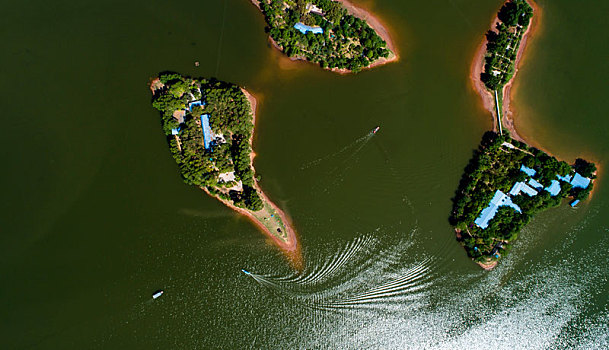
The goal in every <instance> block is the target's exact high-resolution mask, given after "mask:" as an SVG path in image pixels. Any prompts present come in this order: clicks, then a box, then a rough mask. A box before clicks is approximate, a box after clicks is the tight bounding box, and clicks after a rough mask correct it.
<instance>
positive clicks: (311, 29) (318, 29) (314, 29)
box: [294, 22, 324, 34]
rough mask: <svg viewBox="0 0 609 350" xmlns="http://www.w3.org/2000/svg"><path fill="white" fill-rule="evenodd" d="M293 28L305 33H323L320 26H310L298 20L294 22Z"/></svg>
mask: <svg viewBox="0 0 609 350" xmlns="http://www.w3.org/2000/svg"><path fill="white" fill-rule="evenodd" d="M294 28H296V29H298V30H299V31H300V32H301V33H302V34H307V33H308V32H311V33H313V34H323V32H324V30H323V28H322V27H311V26H308V25H306V24H304V23H300V22H298V23H296V24H294Z"/></svg>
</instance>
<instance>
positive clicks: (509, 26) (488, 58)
mask: <svg viewBox="0 0 609 350" xmlns="http://www.w3.org/2000/svg"><path fill="white" fill-rule="evenodd" d="M497 17H498V19H499V23H497V28H496V29H497V31H494V30H489V31H488V33H487V34H486V39H487V44H486V54H485V64H484V72H483V73H482V74H481V75H480V79H481V80H482V82H484V84H485V85H486V87H487V88H489V89H490V90H499V89H501V88H503V86H504V85H505V84H507V83H508V82H509V81H510V79H512V77H513V76H514V72H515V69H516V67H515V63H516V57H517V55H518V48H519V47H520V42H521V40H522V36H523V35H524V32H525V31H526V30H527V27H528V26H529V24H530V22H531V17H533V9H532V8H531V6H529V4H528V3H527V2H526V1H525V0H511V1H508V2H506V3H505V4H504V5H503V7H501V9H500V10H499V13H498V14H497Z"/></svg>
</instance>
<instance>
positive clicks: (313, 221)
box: [0, 0, 609, 349]
mask: <svg viewBox="0 0 609 350" xmlns="http://www.w3.org/2000/svg"><path fill="white" fill-rule="evenodd" d="M363 4H364V5H365V6H368V7H371V8H372V9H373V10H374V12H375V13H378V14H379V16H380V17H382V18H383V20H384V21H385V22H386V23H389V24H391V28H392V31H393V32H394V34H395V38H396V43H397V45H398V47H399V49H400V54H401V57H402V59H401V61H400V62H398V63H395V64H391V65H387V66H384V67H380V68H378V69H375V70H372V71H366V72H363V73H361V74H358V75H355V76H338V75H334V74H331V73H328V72H324V71H321V70H320V69H318V68H317V67H315V66H313V65H307V64H303V63H290V62H287V61H286V60H283V59H281V56H280V55H279V54H278V53H277V52H275V51H274V50H273V49H272V48H271V47H270V46H269V44H268V42H267V40H266V36H265V34H264V31H263V27H264V21H263V18H262V16H261V15H260V14H259V13H258V12H257V9H256V8H255V7H254V6H252V5H251V4H250V3H249V2H248V1H245V0H239V1H237V0H226V1H205V2H201V1H198V2H195V1H187V2H182V3H180V4H172V3H168V2H161V1H148V2H132V3H119V2H112V1H106V2H101V3H100V2H97V3H83V4H75V3H73V2H67V1H59V2H54V3H52V4H50V3H46V2H42V1H30V2H27V3H20V2H16V3H11V4H7V5H6V6H5V7H4V13H5V26H4V29H3V30H2V39H3V42H4V43H5V49H4V55H2V56H0V63H2V66H4V67H5V71H4V77H5V81H6V82H7V83H6V84H3V87H2V96H3V101H4V103H3V106H4V107H5V109H4V112H5V113H4V114H3V116H4V121H5V133H4V135H5V137H4V144H5V147H3V152H2V158H1V159H2V160H3V162H4V163H5V164H7V166H6V167H5V169H6V170H5V171H3V172H2V173H1V175H0V180H1V183H2V184H3V198H4V200H3V201H2V203H3V207H2V209H3V210H2V211H1V212H2V214H1V216H0V222H1V223H2V226H1V227H2V229H1V230H2V231H1V232H2V233H3V234H2V236H1V237H2V238H1V241H0V247H1V248H0V249H1V250H0V252H1V255H0V256H2V258H1V259H2V260H1V262H2V264H1V265H0V266H2V267H0V279H1V280H2V284H1V285H0V300H2V301H3V302H2V308H1V311H0V319H2V320H3V323H2V327H0V339H2V344H4V347H5V348H10V349H56V348H61V349H83V348H102V349H106V348H107V349H123V348H125V349H134V348H135V349H140V348H161V347H163V348H180V349H193V348H223V349H227V348H235V349H242V348H255V349H258V348H265V349H293V348H331V349H361V348H382V349H404V348H438V349H448V348H468V347H471V344H472V343H475V344H476V345H477V346H480V347H483V346H485V347H491V346H492V347H495V348H499V349H505V348H529V349H546V348H559V349H560V348H564V349H567V348H582V349H583V348H585V349H588V348H599V349H601V348H606V347H607V341H608V334H609V330H608V329H607V324H608V323H609V322H608V321H609V313H608V310H607V302H608V296H609V293H608V291H609V286H608V283H607V268H606V266H607V265H608V263H609V261H608V259H607V256H606V251H607V249H608V248H609V242H608V239H607V237H608V236H607V235H608V234H609V232H608V229H609V220H608V219H607V217H608V215H607V213H608V212H607V210H608V209H607V205H608V202H607V189H606V188H607V187H606V186H605V185H604V182H605V175H604V164H605V163H606V160H607V154H608V152H607V147H608V146H609V143H608V141H607V138H606V135H607V131H608V126H609V122H608V121H607V119H606V118H605V117H604V113H603V112H604V111H605V110H607V107H608V106H607V104H608V103H607V102H606V99H605V98H604V95H606V93H607V88H606V84H605V83H604V82H605V81H606V80H607V78H609V72H608V71H607V67H605V66H604V65H602V64H599V63H600V62H602V60H603V58H605V57H607V54H608V50H609V49H608V48H607V47H606V45H600V44H599V43H603V42H605V41H606V39H607V34H606V31H605V30H604V27H605V26H604V24H605V20H604V16H603V14H605V13H607V8H606V7H608V6H609V5H606V4H600V3H592V2H584V3H581V4H580V3H578V4H577V6H575V5H573V3H572V2H569V1H563V0H560V1H552V2H549V1H540V2H539V4H540V6H541V7H542V9H543V22H542V25H541V30H540V31H539V32H538V33H537V34H536V36H535V38H534V40H533V42H532V45H531V46H530V47H529V48H528V51H527V57H526V59H525V61H524V65H523V67H522V69H521V70H520V72H519V73H518V75H517V78H516V79H517V80H516V102H515V108H516V111H517V113H518V115H517V117H516V126H517V128H519V130H522V133H521V134H522V135H524V136H525V138H527V139H528V140H530V141H531V142H532V143H534V144H536V145H538V146H542V147H543V148H544V149H546V150H548V151H550V152H551V153H553V154H556V155H557V156H560V157H563V158H564V159H566V160H569V161H572V160H574V158H575V157H577V156H579V155H583V156H585V157H587V158H590V159H593V160H596V161H598V162H599V164H600V168H601V172H600V178H599V180H598V181H597V184H596V190H595V192H594V194H593V197H592V199H591V200H590V201H587V202H585V203H582V204H580V206H579V207H578V208H577V209H571V208H570V207H568V205H564V206H562V207H560V208H556V209H551V210H549V211H547V212H544V213H542V214H540V215H538V217H536V218H535V220H534V221H533V222H532V223H531V224H530V225H529V226H527V227H526V228H525V229H524V231H523V232H522V234H521V239H520V240H519V241H518V243H517V244H516V245H515V247H514V249H513V253H512V254H511V255H510V256H509V257H508V258H507V259H505V260H504V261H503V262H502V263H501V264H500V265H499V266H498V267H497V269H495V270H494V271H492V272H490V273H488V272H484V271H481V270H480V269H479V268H478V267H477V266H476V265H474V264H473V263H472V262H471V261H470V260H469V259H467V257H466V255H465V252H464V251H463V249H462V248H461V247H460V246H459V245H458V244H457V242H456V241H455V239H454V235H453V231H452V229H451V227H450V226H449V224H448V221H447V217H448V214H449V212H450V208H451V201H450V198H451V197H452V196H453V194H454V190H455V189H456V187H457V184H458V181H459V179H460V177H461V173H462V170H463V168H464V166H465V165H466V164H467V161H468V160H469V158H470V157H471V151H472V150H473V149H474V148H475V147H476V146H477V144H478V142H479V140H480V137H481V135H482V134H483V132H484V131H485V130H487V129H489V128H490V127H491V125H492V120H491V118H490V116H489V115H488V113H487V112H485V111H484V110H483V109H482V107H481V106H480V103H479V98H478V96H477V95H476V94H475V92H474V91H473V90H472V89H471V88H470V84H469V81H468V73H469V68H470V63H471V59H472V56H473V53H474V50H475V48H476V46H477V45H478V43H479V40H480V39H481V35H482V33H484V32H485V31H486V30H487V29H488V25H489V22H490V19H491V18H492V17H493V15H494V13H495V12H496V10H497V9H498V8H499V6H500V5H501V2H500V1H463V0H451V1H445V2H431V3H424V2H414V1H406V2H400V1H389V0H383V1H381V0H377V1H374V2H373V1H368V2H363ZM194 61H199V62H200V66H199V67H195V66H194ZM163 70H174V71H178V72H180V73H183V74H189V75H196V76H207V77H209V76H215V77H217V78H219V79H222V80H227V81H232V82H235V83H238V84H241V85H243V86H245V87H246V88H247V89H249V90H251V91H252V92H254V93H256V94H257V95H258V96H259V97H260V100H261V105H260V109H259V115H258V117H259V119H258V125H257V126H258V129H257V131H256V139H255V145H254V146H255V150H256V152H257V154H258V157H257V158H256V161H255V167H256V169H257V171H258V172H259V173H260V175H261V176H262V181H261V186H262V188H263V189H264V190H265V192H266V193H267V194H268V195H269V196H270V197H271V198H272V199H273V200H274V201H275V202H276V203H277V204H278V205H279V206H280V207H282V208H283V209H285V211H286V212H287V213H289V214H290V215H291V217H292V218H293V220H294V223H295V226H296V228H297V230H298V234H299V238H300V243H301V246H302V250H303V256H304V262H305V268H304V270H303V271H302V272H300V273H298V272H296V271H293V270H291V268H290V266H289V264H288V263H287V261H286V260H285V258H284V256H283V255H282V254H281V252H279V251H278V250H277V249H276V248H275V247H274V246H273V245H271V244H269V243H268V242H267V241H266V239H265V238H264V236H263V235H262V234H261V233H259V232H258V231H257V230H256V228H255V227H254V226H253V225H252V224H251V223H250V222H248V221H247V220H246V219H244V218H242V217H239V216H238V215H236V214H235V213H233V212H232V211H231V210H229V209H228V208H226V207H224V206H223V205H222V204H220V203H219V202H217V201H215V200H213V199H211V198H209V197H207V196H205V195H204V194H203V193H202V192H201V191H199V190H197V189H195V188H191V187H188V186H186V185H184V184H183V183H182V182H181V180H180V178H179V173H178V169H177V168H176V166H175V163H174V162H173V160H172V159H171V157H170V155H169V153H168V151H167V145H166V143H165V140H164V138H163V136H162V133H161V130H160V123H159V118H158V114H157V112H156V111H155V110H153V109H152V108H151V107H150V92H149V90H148V88H147V83H148V81H149V80H150V79H151V78H152V77H154V76H155V75H156V74H157V73H158V72H160V71H163ZM377 125H380V126H381V129H380V131H379V132H378V133H377V134H376V135H375V136H374V137H372V138H366V137H365V135H366V134H367V133H368V132H369V131H370V130H372V129H373V128H374V127H376V126H377ZM241 269H247V270H248V271H251V272H252V273H253V274H254V275H253V277H250V276H247V275H245V274H243V273H242V272H241ZM159 288H162V289H164V290H165V295H164V296H163V297H162V298H160V299H158V300H155V301H152V299H151V294H152V292H154V291H155V290H157V289H159Z"/></svg>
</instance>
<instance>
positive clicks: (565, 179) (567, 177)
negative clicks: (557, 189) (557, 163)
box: [556, 175, 571, 182]
mask: <svg viewBox="0 0 609 350" xmlns="http://www.w3.org/2000/svg"><path fill="white" fill-rule="evenodd" d="M556 178H558V179H559V180H561V181H564V182H571V175H565V176H560V175H556Z"/></svg>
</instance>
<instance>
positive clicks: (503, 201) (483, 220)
mask: <svg viewBox="0 0 609 350" xmlns="http://www.w3.org/2000/svg"><path fill="white" fill-rule="evenodd" d="M501 206H508V207H511V208H513V209H514V210H516V211H517V212H519V213H522V210H520V207H519V206H518V205H516V204H515V203H514V202H512V199H511V198H510V197H508V195H507V194H505V193H503V192H501V191H499V190H497V192H495V195H494V196H493V198H492V199H491V202H490V203H489V205H488V207H486V208H484V209H482V212H481V213H480V216H478V218H477V219H476V220H474V223H475V224H476V225H478V227H480V228H481V229H485V228H487V227H488V223H489V221H491V219H493V218H494V217H495V215H496V214H497V211H498V210H499V207H501Z"/></svg>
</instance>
